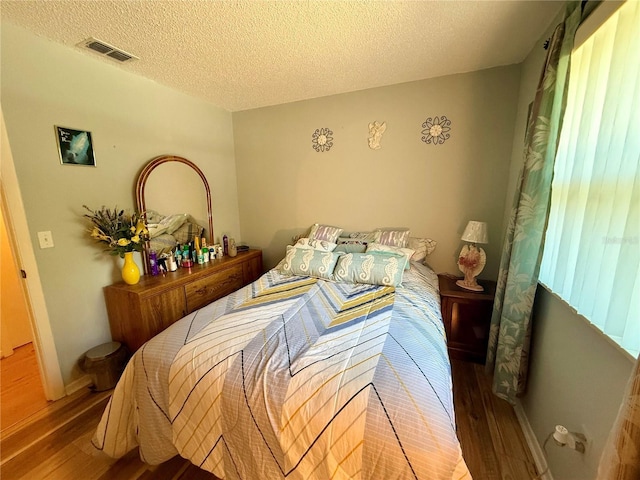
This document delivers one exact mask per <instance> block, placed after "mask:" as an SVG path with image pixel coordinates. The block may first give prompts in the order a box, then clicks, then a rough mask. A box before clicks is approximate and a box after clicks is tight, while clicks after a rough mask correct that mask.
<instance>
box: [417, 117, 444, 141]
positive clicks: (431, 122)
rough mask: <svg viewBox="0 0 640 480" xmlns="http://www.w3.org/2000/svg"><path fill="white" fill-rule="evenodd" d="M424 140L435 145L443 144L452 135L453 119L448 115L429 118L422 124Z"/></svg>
mask: <svg viewBox="0 0 640 480" xmlns="http://www.w3.org/2000/svg"><path fill="white" fill-rule="evenodd" d="M422 128H423V130H422V139H421V140H422V141H423V142H424V143H431V144H433V145H438V144H442V143H444V142H445V140H447V139H448V138H449V137H450V136H451V135H450V134H449V131H451V120H449V119H448V118H447V117H446V116H444V115H442V116H441V117H435V118H433V119H432V118H431V117H429V118H427V119H426V120H425V121H424V123H423V124H422Z"/></svg>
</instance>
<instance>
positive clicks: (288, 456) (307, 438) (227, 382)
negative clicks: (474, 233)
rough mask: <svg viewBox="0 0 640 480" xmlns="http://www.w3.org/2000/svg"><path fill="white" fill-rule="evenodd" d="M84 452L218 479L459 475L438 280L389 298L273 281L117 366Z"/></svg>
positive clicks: (420, 281) (378, 292) (427, 278)
mask: <svg viewBox="0 0 640 480" xmlns="http://www.w3.org/2000/svg"><path fill="white" fill-rule="evenodd" d="M93 442H94V445H95V446H96V447H97V448H99V449H101V450H104V451H105V452H106V453H107V454H109V455H111V456H113V457H120V456H122V455H124V454H125V453H127V452H128V451H130V450H131V449H133V448H135V447H137V446H139V448H140V456H141V458H142V459H143V460H144V461H145V462H147V463H151V464H157V463H161V462H164V461H166V460H168V459H169V458H171V457H172V456H174V455H176V454H178V453H179V454H180V455H182V456H183V457H185V458H188V459H189V460H190V461H191V462H193V463H194V464H196V465H198V466H200V467H201V468H203V469H205V470H208V471H210V472H212V473H214V474H215V475H216V476H217V477H219V478H223V479H245V480H250V479H256V480H257V479H261V480H262V479H269V480H271V479H283V478H291V479H305V480H306V479H319V480H324V479H355V478H358V479H376V480H379V479H413V478H419V479H429V480H436V479H462V478H471V476H470V474H469V472H468V470H467V467H466V465H465V463H464V461H463V459H462V455H461V450H460V446H459V443H458V440H457V437H456V429H455V417H454V412H453V398H452V389H451V375H450V366H449V360H448V357H447V351H446V345H445V335H444V327H443V324H442V320H441V316H440V309H439V296H438V294H437V277H436V276H435V274H433V272H432V271H431V270H429V269H428V268H426V267H424V266H422V265H417V264H413V265H412V266H411V270H410V271H407V272H406V273H405V275H404V281H403V286H402V287H398V288H393V287H384V286H374V285H360V284H346V283H335V282H326V281H323V280H317V279H313V278H309V277H285V276H281V275H280V274H279V273H277V272H276V271H275V270H271V271H269V272H268V273H266V274H265V275H264V276H263V277H261V278H260V279H259V280H257V281H256V282H254V283H253V284H251V285H248V286H246V287H244V288H243V289H240V290H238V291H237V292H235V293H233V294H231V295H229V296H227V297H225V298H223V299H220V300H218V301H216V302H214V303H212V304H211V305H208V306H206V307H204V308H202V309H200V310H199V311H197V312H194V313H193V314H191V315H189V316H187V317H185V318H184V319H183V320H181V321H179V322H177V323H176V324H174V325H172V326H171V327H170V328H169V329H167V330H165V331H164V332H163V333H161V334H160V335H158V336H157V337H155V338H154V339H152V340H151V341H149V342H148V343H146V344H145V345H144V346H143V347H142V348H141V349H140V350H138V352H136V354H135V355H134V356H133V358H132V360H131V361H130V362H129V364H128V365H127V368H126V369H125V372H124V374H123V376H122V378H121V380H120V382H119V383H118V385H117V387H116V389H115V391H114V394H113V396H112V398H111V400H110V402H109V404H108V406H107V408H106V410H105V412H104V414H103V417H102V420H101V422H100V424H99V426H98V429H97V432H96V434H95V437H94V440H93Z"/></svg>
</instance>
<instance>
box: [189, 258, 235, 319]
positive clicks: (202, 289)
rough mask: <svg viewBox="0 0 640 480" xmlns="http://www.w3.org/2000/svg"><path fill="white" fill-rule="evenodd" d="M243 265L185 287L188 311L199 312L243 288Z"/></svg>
mask: <svg viewBox="0 0 640 480" xmlns="http://www.w3.org/2000/svg"><path fill="white" fill-rule="evenodd" d="M242 278H243V277H242V265H235V266H233V267H231V268H227V269H225V270H222V271H220V272H216V273H215V274H213V275H210V276H208V277H206V278H202V279H200V280H196V281H195V282H192V283H189V284H188V285H185V287H184V288H185V293H186V297H187V311H188V312H189V313H191V312H193V311H194V310H197V309H199V308H201V307H204V306H205V305H208V304H209V303H211V302H213V301H214V300H217V299H219V298H222V297H224V296H225V295H228V294H229V293H231V292H234V291H236V290H238V289H239V288H240V287H242V285H243V283H242Z"/></svg>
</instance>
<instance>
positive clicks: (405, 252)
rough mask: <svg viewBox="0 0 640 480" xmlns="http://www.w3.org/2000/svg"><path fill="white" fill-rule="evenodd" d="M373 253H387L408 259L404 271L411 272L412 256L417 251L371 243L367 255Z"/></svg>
mask: <svg viewBox="0 0 640 480" xmlns="http://www.w3.org/2000/svg"><path fill="white" fill-rule="evenodd" d="M372 252H386V253H395V254H396V255H403V256H404V257H405V258H406V259H407V262H406V264H405V267H404V269H405V270H409V269H410V268H411V264H410V263H409V260H411V256H412V255H413V254H414V253H415V250H412V249H411V248H401V247H392V246H390V245H382V244H380V243H370V244H369V245H367V253H372Z"/></svg>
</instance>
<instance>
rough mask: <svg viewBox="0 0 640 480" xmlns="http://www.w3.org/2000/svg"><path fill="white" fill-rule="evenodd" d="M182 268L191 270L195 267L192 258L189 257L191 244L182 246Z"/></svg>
mask: <svg viewBox="0 0 640 480" xmlns="http://www.w3.org/2000/svg"><path fill="white" fill-rule="evenodd" d="M182 266H183V267H184V268H190V267H192V266H193V262H192V261H191V256H190V255H189V244H187V243H185V244H184V245H183V246H182Z"/></svg>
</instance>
